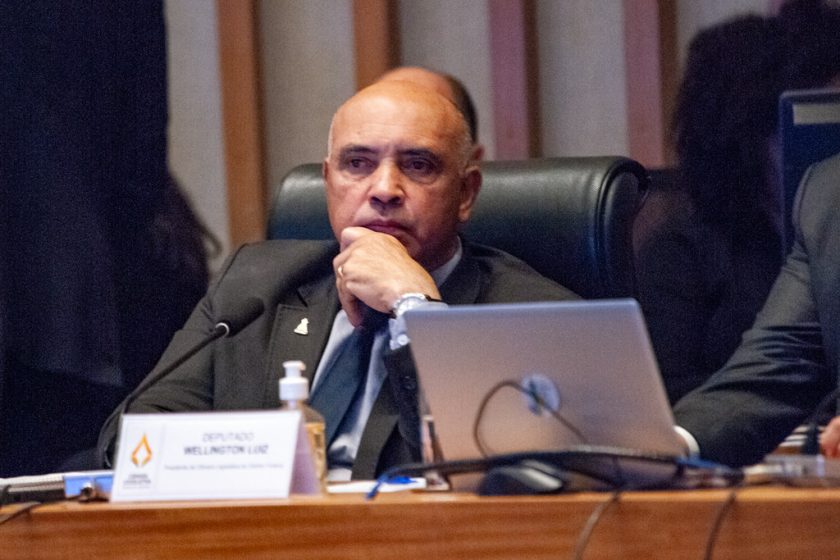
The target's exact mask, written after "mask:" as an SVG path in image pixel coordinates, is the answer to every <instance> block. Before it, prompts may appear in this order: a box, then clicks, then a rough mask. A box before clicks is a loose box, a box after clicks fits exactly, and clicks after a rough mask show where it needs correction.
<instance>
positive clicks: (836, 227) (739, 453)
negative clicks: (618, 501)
mask: <svg viewBox="0 0 840 560" xmlns="http://www.w3.org/2000/svg"><path fill="white" fill-rule="evenodd" d="M838 212H840V155H837V156H834V157H833V158H830V159H828V160H825V161H823V162H821V163H818V164H816V165H814V166H813V167H812V168H811V169H810V170H809V171H808V173H807V174H806V175H805V177H804V178H803V180H802V183H801V185H800V187H799V192H798V194H797V202H796V204H795V206H794V214H793V219H794V225H795V232H796V238H795V241H794V246H793V249H792V251H791V253H790V255H789V256H788V258H787V260H786V262H785V265H784V267H783V268H782V271H781V273H780V275H779V277H778V278H777V279H776V282H775V284H774V286H773V288H772V290H771V292H770V295H769V296H768V299H767V302H766V303H765V305H764V307H763V309H762V310H761V312H760V313H759V315H758V317H757V318H756V321H755V324H754V325H753V327H752V328H751V329H750V330H749V331H747V332H746V333H745V334H744V337H743V340H742V342H741V345H740V346H739V348H738V349H737V350H736V351H735V353H734V354H733V356H732V357H731V358H730V359H729V361H728V362H727V364H726V365H725V366H724V367H723V369H722V370H721V371H719V372H717V373H716V374H715V375H714V376H712V377H711V378H710V379H709V380H708V382H707V383H705V384H704V385H702V386H701V387H699V388H698V389H697V390H695V391H694V392H692V393H689V394H688V395H686V396H685V397H684V398H683V399H681V400H680V401H679V402H678V403H677V404H676V406H675V408H674V415H675V417H676V421H677V424H678V425H679V426H681V427H682V428H685V429H686V430H687V431H688V432H689V433H690V434H691V435H692V436H693V438H694V439H695V440H696V441H695V442H694V443H696V445H697V446H698V447H699V453H700V455H701V456H702V457H704V458H707V459H712V460H715V461H719V462H722V463H726V464H729V465H747V464H752V463H756V462H759V461H760V460H761V459H762V458H763V457H764V455H766V454H767V453H769V452H770V451H772V450H773V449H774V448H775V447H776V446H777V445H778V444H779V443H780V442H781V441H782V440H783V439H784V438H785V437H786V436H787V435H788V434H789V433H790V432H791V430H792V429H793V428H794V427H796V426H797V425H798V424H800V423H801V422H802V421H803V420H805V419H806V418H807V417H808V416H809V415H810V414H811V413H812V411H813V410H814V408H815V407H816V406H817V403H818V402H819V401H820V399H821V398H822V397H823V396H824V395H826V394H827V393H828V392H829V391H831V390H833V389H834V388H835V387H837V374H838V363H839V362H838V360H840V356H838V352H840V253H839V252H838V247H840V215H838ZM838 439H840V438H838V437H837V436H836V435H833V436H830V437H829V438H824V439H823V447H824V449H827V450H828V451H829V454H834V451H832V449H836V447H837V441H838Z"/></svg>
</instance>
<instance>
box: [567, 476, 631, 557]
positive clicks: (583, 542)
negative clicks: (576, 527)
mask: <svg viewBox="0 0 840 560" xmlns="http://www.w3.org/2000/svg"><path fill="white" fill-rule="evenodd" d="M619 496H621V490H620V489H619V490H616V491H614V492H613V493H612V494H610V497H609V498H608V499H607V500H604V501H603V502H601V503H600V504H598V507H596V508H595V509H594V510H593V511H592V513H590V514H589V519H587V520H586V525H584V526H583V529H582V530H581V532H580V534H579V535H578V538H577V543H575V555H574V556H573V559H574V560H582V558H583V553H584V552H585V551H586V546H587V545H588V544H589V538H590V537H591V536H592V532H593V531H594V530H595V526H596V525H597V524H598V521H600V520H601V517H602V516H603V514H604V512H605V511H607V509H609V507H610V506H611V505H613V504H614V503H616V502H618V498H619Z"/></svg>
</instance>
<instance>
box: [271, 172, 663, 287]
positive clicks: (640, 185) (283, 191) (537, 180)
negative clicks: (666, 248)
mask: <svg viewBox="0 0 840 560" xmlns="http://www.w3.org/2000/svg"><path fill="white" fill-rule="evenodd" d="M482 172H483V176H484V181H483V183H482V189H481V192H480V193H479V196H478V201H477V203H476V206H475V208H474V210H473V215H472V218H471V220H470V221H469V223H468V224H467V225H466V227H465V229H464V235H465V236H466V237H467V238H468V239H471V240H473V241H476V242H478V243H483V244H486V245H491V246H494V247H497V248H499V249H503V250H505V251H507V252H509V253H511V254H513V255H515V256H517V257H519V258H520V259H522V260H524V261H525V262H527V263H528V264H530V265H531V266H532V267H533V268H535V269H536V270H537V271H539V272H540V273H542V274H543V275H545V276H547V277H549V278H552V279H554V280H556V281H557V282H559V283H561V284H563V285H564V286H566V287H568V288H570V289H572V290H574V291H575V292H576V293H578V294H579V295H581V296H582V297H585V298H604V297H625V296H632V295H634V293H635V275H634V269H633V244H632V228H633V221H634V219H635V216H636V213H637V211H638V209H639V208H640V206H641V202H642V200H643V197H644V194H645V192H646V189H647V184H648V182H647V173H646V171H645V169H644V168H643V167H642V166H641V165H639V164H638V163H637V162H635V161H633V160H630V159H627V158H624V157H614V156H605V157H578V158H545V159H532V160H524V161H494V162H486V163H484V164H483V165H482ZM268 221H269V224H268V238H269V239H331V238H333V233H332V230H331V229H330V224H329V221H328V219H327V211H326V199H325V195H324V184H323V180H322V178H321V166H320V165H319V164H305V165H301V166H298V167H296V168H295V169H293V170H292V171H290V172H289V174H288V175H286V177H284V179H283V181H282V182H281V183H280V184H279V185H278V186H277V187H276V189H275V190H274V193H273V197H272V201H271V211H270V216H269V220H268Z"/></svg>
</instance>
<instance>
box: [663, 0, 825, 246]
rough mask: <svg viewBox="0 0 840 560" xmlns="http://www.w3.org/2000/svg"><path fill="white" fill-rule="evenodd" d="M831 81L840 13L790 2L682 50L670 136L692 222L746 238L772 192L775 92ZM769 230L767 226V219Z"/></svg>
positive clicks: (821, 0) (711, 32) (703, 35)
mask: <svg viewBox="0 0 840 560" xmlns="http://www.w3.org/2000/svg"><path fill="white" fill-rule="evenodd" d="M838 74H840V5H837V4H831V3H830V2H829V1H827V0H791V1H788V2H786V3H785V4H783V5H782V7H781V8H780V10H779V14H778V15H777V16H776V17H771V18H764V17H760V16H756V15H748V16H742V17H739V18H736V19H732V20H729V21H727V22H724V23H722V24H720V25H716V26H713V27H710V28H707V29H705V30H703V31H701V32H700V33H699V34H698V35H697V36H696V37H695V38H694V39H693V40H692V42H691V44H690V46H689V52H688V59H687V61H686V67H685V72H684V75H683V81H682V84H681V86H680V91H679V94H678V97H677V104H676V111H675V113H674V121H673V131H674V136H675V143H676V151H677V158H678V163H679V168H680V175H681V178H682V181H683V184H684V185H685V187H686V190H687V193H688V195H689V197H690V198H691V199H692V201H693V203H694V206H695V208H696V210H697V211H698V212H699V214H700V217H701V218H702V219H703V221H705V222H706V223H709V224H716V225H718V226H720V227H724V228H729V229H730V230H732V231H736V232H737V231H739V230H741V231H742V232H749V231H752V230H753V229H754V226H755V224H756V223H757V220H763V221H764V222H765V223H766V221H767V212H768V206H767V205H765V204H762V202H763V200H765V199H766V198H767V197H768V196H771V194H770V192H769V191H768V188H769V187H772V186H775V185H777V181H778V178H777V177H776V173H777V171H776V169H775V167H774V166H773V164H772V162H771V156H770V153H771V145H770V143H771V139H772V138H773V137H774V135H775V134H776V131H777V128H778V100H779V96H780V95H781V94H782V92H783V91H786V90H790V89H802V88H812V87H820V86H825V85H826V84H828V83H829V81H830V80H831V79H832V78H834V77H836V76H837V75H838ZM770 218H771V221H773V219H772V217H770Z"/></svg>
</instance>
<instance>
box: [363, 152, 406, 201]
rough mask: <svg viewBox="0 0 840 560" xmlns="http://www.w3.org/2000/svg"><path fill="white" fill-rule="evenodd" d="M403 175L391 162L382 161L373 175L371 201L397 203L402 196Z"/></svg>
mask: <svg viewBox="0 0 840 560" xmlns="http://www.w3.org/2000/svg"><path fill="white" fill-rule="evenodd" d="M402 181H403V176H402V173H401V172H400V169H399V167H398V166H397V165H395V164H394V163H393V162H389V161H384V162H382V163H381V164H380V166H379V169H377V171H376V173H375V174H374V176H373V184H372V185H371V189H370V197H371V200H372V201H375V202H378V203H380V204H385V205H392V204H398V203H399V202H400V201H402V198H403V190H402V189H403V184H402Z"/></svg>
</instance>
